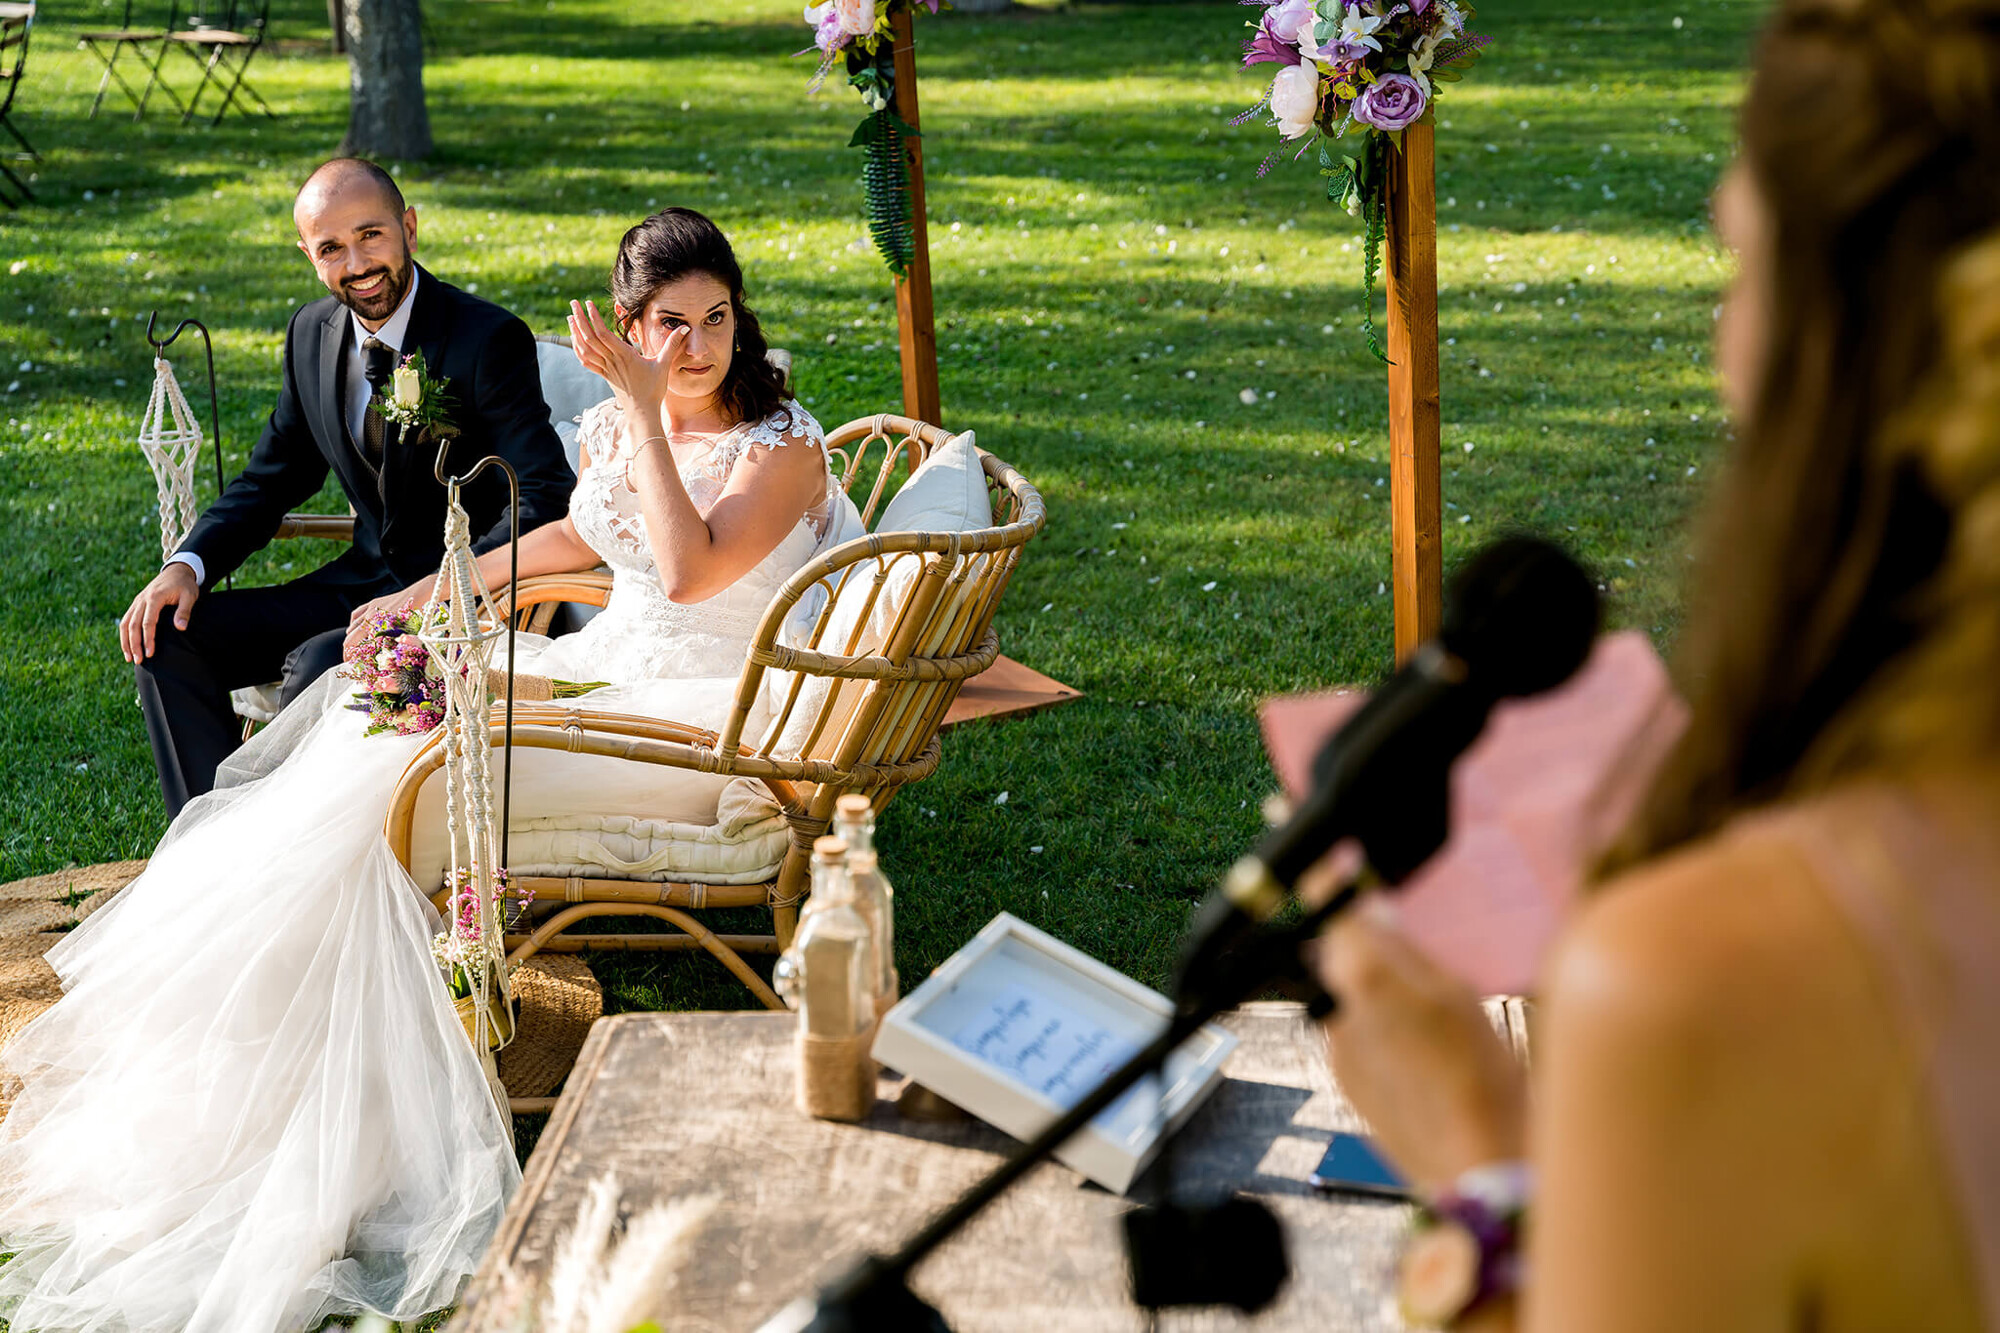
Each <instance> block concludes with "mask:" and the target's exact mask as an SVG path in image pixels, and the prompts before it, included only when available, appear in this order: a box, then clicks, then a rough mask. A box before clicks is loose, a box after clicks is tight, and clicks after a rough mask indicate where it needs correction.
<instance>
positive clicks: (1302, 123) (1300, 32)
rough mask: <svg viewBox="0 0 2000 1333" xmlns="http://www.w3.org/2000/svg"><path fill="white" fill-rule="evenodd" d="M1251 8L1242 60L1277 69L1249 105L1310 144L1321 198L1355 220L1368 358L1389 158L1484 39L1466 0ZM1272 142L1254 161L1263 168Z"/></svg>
mask: <svg viewBox="0 0 2000 1333" xmlns="http://www.w3.org/2000/svg"><path fill="white" fill-rule="evenodd" d="M1244 3H1248V4H1262V5H1263V8H1264V12H1263V14H1262V15H1261V16H1260V17H1259V18H1258V19H1257V21H1256V22H1255V23H1254V24H1252V25H1251V26H1252V27H1254V28H1255V29H1256V30H1257V31H1256V35H1255V36H1253V37H1252V38H1251V39H1250V40H1249V41H1248V42H1246V43H1244V46H1243V64H1244V67H1245V68H1248V67H1249V66H1251V65H1261V64H1271V65H1281V66H1283V68H1282V69H1280V70H1279V71H1278V73H1277V75H1276V77H1275V78H1273V79H1272V80H1271V88H1270V91H1269V92H1267V93H1265V94H1264V96H1263V99H1262V100H1261V101H1259V102H1258V103H1257V105H1256V106H1253V107H1251V108H1250V109H1249V110H1248V111H1245V112H1244V113H1243V114H1242V115H1240V116H1237V117H1236V118H1235V119H1234V120H1232V121H1230V124H1232V125H1241V124H1242V123H1243V122H1245V121H1247V120H1250V119H1251V118H1253V117H1255V116H1257V115H1258V114H1260V113H1262V112H1265V111H1269V112H1270V114H1271V118H1272V123H1273V124H1275V125H1276V126H1277V129H1278V134H1279V136H1280V137H1281V138H1283V139H1284V140H1286V141H1287V142H1290V141H1292V140H1295V139H1303V140H1305V142H1304V143H1302V144H1300V145H1299V149H1298V151H1297V152H1296V153H1294V154H1293V160H1294V161H1296V160H1297V159H1298V158H1299V157H1302V156H1304V155H1305V152H1306V150H1307V149H1308V148H1311V147H1313V146H1315V145H1317V146H1318V148H1319V167H1320V175H1321V176H1323V177H1325V178H1326V181H1327V187H1326V197H1327V198H1328V199H1331V200H1333V201H1334V202H1335V203H1337V204H1339V205H1341V206H1342V207H1343V208H1345V209H1346V210H1347V211H1348V212H1349V213H1352V214H1354V215H1356V216H1357V217H1360V218H1361V219H1363V221H1364V223H1365V225H1366V228H1367V237H1366V243H1365V244H1364V246H1363V247H1362V249H1363V257H1362V272H1361V283H1362V327H1363V329H1364V331H1365V332H1366V334H1367V337H1368V346H1369V348H1370V349H1371V350H1372V351H1374V353H1375V355H1376V356H1378V357H1379V356H1381V355H1382V349H1381V348H1380V347H1379V346H1378V345H1377V343H1376V341H1375V322H1374V307H1373V304H1372V302H1373V298H1374V290H1375V275H1376V273H1377V271H1378V270H1379V268H1380V256H1381V246H1382V239H1383V236H1384V234H1385V232H1386V230H1387V221H1386V219H1387V186H1388V170H1387V165H1388V153H1389V151H1390V148H1391V146H1392V145H1393V146H1396V147H1400V146H1401V143H1402V136H1403V131H1404V130H1406V129H1408V128H1409V127H1410V126H1412V125H1415V124H1417V123H1418V122H1419V121H1421V120H1424V119H1425V118H1426V117H1428V116H1430V115H1431V108H1432V105H1433V103H1434V102H1435V101H1436V99H1437V95H1438V87H1437V85H1438V84H1440V83H1455V82H1457V81H1458V80H1459V79H1460V78H1461V77H1463V75H1464V73H1465V71H1466V70H1467V69H1469V68H1471V66H1472V63H1473V62H1474V61H1475V60H1477V59H1478V58H1479V53H1480V52H1481V51H1482V50H1484V49H1485V48H1486V46H1487V45H1488V44H1489V43H1490V42H1491V41H1492V40H1493V39H1492V38H1491V37H1487V36H1484V35H1481V34H1479V33H1474V32H1469V31H1468V30H1467V25H1468V24H1469V23H1471V22H1472V18H1473V9H1472V5H1471V3H1470V0H1244ZM1284 151H1285V150H1284V149H1283V148H1276V149H1273V150H1272V151H1271V153H1270V155H1269V156H1267V157H1266V158H1265V159H1264V161H1263V163H1262V164H1261V165H1260V166H1259V167H1258V168H1257V174H1258V175H1259V176H1262V175H1264V174H1265V173H1266V172H1268V171H1269V170H1270V169H1271V166H1272V164H1273V163H1274V162H1276V161H1277V159H1278V157H1279V155H1280V154H1281V153H1283V152H1284Z"/></svg>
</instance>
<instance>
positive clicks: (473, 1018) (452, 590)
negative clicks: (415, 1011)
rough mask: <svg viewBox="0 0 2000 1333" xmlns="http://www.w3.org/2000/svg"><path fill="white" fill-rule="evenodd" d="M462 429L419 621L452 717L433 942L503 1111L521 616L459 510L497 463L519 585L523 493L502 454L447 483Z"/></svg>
mask: <svg viewBox="0 0 2000 1333" xmlns="http://www.w3.org/2000/svg"><path fill="white" fill-rule="evenodd" d="M454 435H455V432H453V433H450V434H447V433H445V432H443V431H440V437H441V438H440V439H439V442H438V454H437V461H436V462H435V463H433V464H432V467H431V474H432V475H433V476H434V477H436V478H437V480H438V482H439V483H440V484H442V485H443V486H444V488H445V499H446V504H445V517H444V558H443V560H442V562H441V565H440V568H439V571H438V580H437V583H436V584H435V586H434V587H433V588H432V590H431V595H430V599H429V601H428V602H427V603H426V604H425V606H424V608H423V610H422V611H421V612H420V613H419V615H418V625H417V629H416V631H415V632H416V637H417V639H418V640H419V641H420V642H421V643H422V644H423V645H424V648H425V650H426V653H427V655H428V657H429V659H430V662H431V664H432V666H433V668H434V669H435V671H436V675H437V680H438V682H439V685H440V687H441V690H442V699H443V704H444V710H443V716H442V717H441V718H440V719H439V734H438V737H437V744H438V745H439V746H440V747H441V749H442V753H443V755H444V777H445V826H446V838H447V843H448V856H447V862H446V873H447V879H446V886H447V890H448V892H449V894H450V896H451V913H450V923H449V930H448V932H447V933H448V936H449V938H448V939H445V940H442V941H440V942H439V943H438V944H435V945H434V946H433V948H434V953H435V956H436V957H437V959H438V961H439V962H440V964H443V965H445V966H446V968H447V971H448V975H449V976H450V977H451V988H452V991H453V994H454V996H455V997H456V998H455V1007H456V1008H457V1009H458V1010H459V1015H460V1018H461V1020H462V1021H463V1022H464V1024H465V1030H466V1035H467V1036H468V1037H470V1038H471V1039H472V1043H473V1049H474V1051H475V1052H476V1054H477V1055H478V1058H479V1062H480V1066H481V1068H482V1070H483V1071H484V1072H485V1075H486V1081H487V1086H488V1088H489V1090H490V1091H491V1092H492V1094H493V1097H494V1100H495V1102H496V1103H497V1104H498V1105H499V1106H500V1107H502V1108H503V1109H504V1108H505V1107H506V1105H507V1093H506V1089H505V1087H504V1086H502V1084H501V1081H500V1074H499V1069H498V1066H497V1065H496V1064H495V1061H494V1058H493V1056H494V1052H495V1051H497V1050H498V1049H499V1048H500V1047H502V1046H505V1045H506V1044H507V1043H508V1042H509V1041H511V1040H513V1037H514V1032H515V1026H514V1023H515V1015H514V1006H513V987H512V983H511V981H510V979H509V977H508V974H507V956H506V951H505V948H504V941H505V938H506V927H505V924H504V922H503V919H502V918H503V913H502V909H501V902H502V900H503V899H504V898H505V892H504V886H505V875H506V864H507V855H508V847H507V843H508V836H507V835H508V829H507V825H508V822H509V818H510V815H511V805H512V798H513V776H514V775H513V767H514V754H513V750H514V746H513V742H514V662H513V655H514V646H515V642H514V618H513V617H512V616H511V615H502V614H501V612H500V610H499V607H498V606H497V605H496V604H495V602H494V599H493V594H492V592H491V590H490V589H488V588H487V586H486V581H485V580H484V579H483V578H481V577H480V573H479V566H478V563H477V562H476V561H475V560H474V559H473V555H472V531H471V519H470V516H469V515H468V514H467V513H466V510H465V506H464V504H463V503H462V502H461V496H462V492H463V490H464V488H465V486H466V485H467V484H468V483H470V482H471V481H473V480H474V479H476V478H477V477H478V476H479V474H480V473H482V472H484V471H485V470H486V468H487V467H488V466H498V467H499V468H500V469H501V470H502V471H503V472H505V473H506V474H507V481H508V492H509V510H508V517H509V525H508V530H509V544H508V561H509V573H510V577H518V575H519V573H520V555H519V538H520V532H521V520H520V487H519V481H518V478H517V477H516V475H515V473H514V470H513V469H512V468H510V467H508V466H507V464H506V462H505V460H503V459H500V458H496V457H486V458H482V459H480V460H479V461H478V462H477V463H475V464H474V465H473V466H472V468H471V469H470V470H469V471H467V472H466V473H465V474H464V475H463V476H447V475H446V472H445V456H446V454H447V453H448V452H449V450H450V448H451V441H452V438H453V437H454ZM503 633H504V634H505V635H506V637H507V658H508V660H507V665H506V672H507V678H506V682H505V685H504V689H503V693H504V696H505V699H506V723H505V730H504V733H503V746H502V748H503V751H504V753H505V764H506V769H505V773H504V776H503V777H502V780H501V781H502V786H501V800H500V816H499V819H498V821H497V824H498V827H497V829H496V827H495V824H496V821H495V819H494V811H493V786H492V770H491V754H492V748H491V747H492V739H491V731H490V722H489V719H490V717H491V711H490V710H491V706H492V683H491V682H492V671H491V666H490V663H491V660H492V651H493V644H494V641H495V640H496V639H498V638H499V637H500V636H501V635H502V634H503Z"/></svg>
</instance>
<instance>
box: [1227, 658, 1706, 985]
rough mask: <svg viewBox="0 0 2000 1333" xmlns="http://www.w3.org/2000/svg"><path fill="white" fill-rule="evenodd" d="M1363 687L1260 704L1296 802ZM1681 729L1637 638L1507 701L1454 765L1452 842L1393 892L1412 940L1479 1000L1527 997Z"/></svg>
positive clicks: (1656, 668)
mask: <svg viewBox="0 0 2000 1333" xmlns="http://www.w3.org/2000/svg"><path fill="white" fill-rule="evenodd" d="M1366 698H1367V695H1366V693H1365V692H1363V691H1360V690H1340V691H1334V692H1330V693H1325V694H1300V695H1288V696H1285V697H1282V698H1276V699H1271V700H1268V701H1267V702H1266V703H1265V704H1264V706H1263V708H1262V709H1261V710H1260V721H1261V723H1262V726H1263V732H1264V746H1265V749H1266V750H1267V751H1268V752H1269V754H1270V756H1271V766H1272V768H1273V769H1275V770H1276V772H1277V775H1278V779H1279V781H1280V782H1282V783H1283V784H1284V788H1285V791H1286V793H1287V794H1288V795H1290V796H1292V797H1293V798H1294V799H1296V798H1297V797H1299V796H1300V795H1302V794H1303V793H1304V791H1305V789H1306V787H1307V786H1308V784H1309V783H1310V780H1311V771H1312V761H1313V758H1314V756H1316V755H1317V754H1318V753H1319V749H1320V746H1321V745H1323V744H1324V743H1325V742H1326V739H1327V737H1329V736H1330V735H1332V734H1333V732H1334V730H1335V729H1336V728H1338V727H1339V726H1340V724H1341V723H1343V722H1344V721H1346V719H1347V717H1348V716H1349V715H1350V714H1351V713H1353V711H1354V710H1355V709H1356V708H1359V707H1360V706H1361V704H1362V702H1363V701H1364V700H1365V699H1366ZM1686 724H1687V707H1686V705H1685V704H1683V703H1682V702H1681V700H1680V698H1679V697H1678V696H1677V695H1676V694H1675V693H1674V692H1673V687H1672V685H1671V684H1670V683H1669V681H1668V679H1667V671H1666V667H1665V666H1664V665H1663V664H1662V663H1661V662H1660V659H1659V656H1658V655H1657V654H1656V653H1655V652H1654V651H1653V646H1652V644H1651V642H1650V641H1649V640H1648V639H1647V638H1646V636H1645V635H1644V634H1641V633H1638V632H1636V631H1625V632H1622V633H1618V634H1610V635H1606V636H1605V637H1604V638H1603V639H1601V640H1599V641H1598V644H1597V647H1596V648H1595V649H1594V650H1593V651H1592V653H1591V656H1590V659H1589V661H1587V662H1586V663H1585V664H1584V667H1583V669H1582V670H1581V671H1579V672H1578V673H1577V675H1576V677H1575V678H1574V679H1572V680H1571V681H1570V682H1569V683H1568V684H1567V685H1565V686H1563V687H1562V688H1561V689H1559V690H1555V691H1552V692H1551V693H1549V694H1545V695H1541V696H1539V697H1537V698H1532V699H1510V700H1507V701H1504V702H1503V703H1501V704H1500V706H1499V707H1497V708H1496V709H1494V710H1493V717H1492V720H1491V721H1490V722H1489V723H1488V724H1487V727H1486V730H1485V732H1484V733H1483V734H1482V735H1481V736H1480V738H1479V739H1478V740H1477V741H1476V742H1474V744H1473V746H1472V748H1471V749H1469V750H1467V751H1466V752H1465V755H1464V757H1463V758H1462V759H1460V761H1459V762H1458V764H1457V766H1456V767H1455V768H1454V769H1453V770H1452V783H1451V829H1452V833H1451V837H1450V839H1449V840H1448V841H1447V842H1446V843H1445V845H1444V848H1443V849H1442V850H1441V851H1440V852H1439V853H1438V854H1437V855H1436V856H1434V857H1432V858H1431V860H1430V861H1429V862H1428V863H1427V864H1426V865H1425V866H1424V867H1423V869H1421V870H1419V871H1418V872H1417V873H1416V874H1415V875H1412V876H1411V877H1410V879H1409V881H1408V883H1407V884H1406V885H1405V886H1404V888H1403V890H1402V891H1401V892H1400V893H1399V894H1398V895H1397V901H1398V906H1399V909H1400V911H1401V914H1402V918H1403V922H1404V925H1405V927H1406V928H1407V930H1408V931H1409V934H1410V936H1411V937H1412V938H1413V939H1415V940H1416V941H1417V943H1418V944H1420V945H1421V946H1422V947H1423V948H1424V949H1425V951H1426V952H1428V953H1429V954H1430V955H1431V956H1432V957H1433V958H1435V959H1436V960H1437V961H1438V962H1439V963H1441V964H1442V965H1444V966H1445V967H1447V968H1449V969H1451V970H1452V971H1453V972H1456V973H1457V974H1458V975H1460V976H1462V977H1463V978H1465V980H1467V981H1468V982H1470V983H1471V984H1472V985H1473V986H1475V987H1476V988H1478V990H1479V991H1480V993H1481V994H1488V995H1523V994H1529V993H1532V991H1533V989H1534V982H1535V974H1536V971H1537V969H1538V968H1539V967H1540V965H1541V961H1542V956H1543V954H1544V953H1545V952H1546V950H1547V948H1548V944H1549V941H1550V940H1551V939H1552V938H1553V936H1554V935H1555V932H1556V930H1557V929H1558V927H1559V926H1560V925H1561V923H1562V921H1563V918H1564V917H1565V916H1566V915H1567V913H1568V911H1569V908H1570V905H1571V904H1572V903H1573V902H1574V900H1575V898H1576V896H1577V892H1578V890H1579V889H1580V888H1581V887H1582V884H1583V880H1584V874H1585V871H1586V869H1587V867H1588V865H1589V863H1590V861H1591V860H1592V859H1594V858H1595V856H1596V855H1597V853H1598V852H1599V851H1600V850H1602V848H1603V847H1604V846H1606V845H1607V844H1608V842H1609V841H1610V839H1611V838H1612V837H1614V836H1615V835H1616V834H1617V832H1618V830H1619V828H1620V827H1621V826H1622V825H1623V823H1624V822H1625V820H1626V819H1627V818H1628V817H1630V815H1631V813H1632V811H1633V810H1634V808H1636V806H1637V804H1638V801H1639V798H1640V796H1641V795H1642V794H1643V793H1644V792H1645V789H1646V784H1647V783H1648V782H1649V781H1650V780H1651V778H1652V775H1653V773H1654V771H1655V770H1656V769H1657V768H1658V767H1659V764H1660V761H1661V760H1662V759H1664V758H1665V757H1666V753H1667V751H1668V749H1669V748H1670V747H1671V746H1672V745H1673V743H1674V741H1675V739H1676V738H1678V737H1679V735H1680V732H1681V729H1682V728H1683V727H1684V726H1685V725H1686Z"/></svg>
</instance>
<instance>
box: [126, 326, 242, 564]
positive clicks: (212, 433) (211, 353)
mask: <svg viewBox="0 0 2000 1333" xmlns="http://www.w3.org/2000/svg"><path fill="white" fill-rule="evenodd" d="M159 319H160V312H159V311H157V310H151V311H148V312H147V313H146V344H147V346H149V347H151V348H152V349H153V355H154V356H156V357H161V358H164V357H165V356H166V354H167V349H168V348H169V347H172V346H173V345H174V342H175V340H176V339H178V338H179V337H180V336H181V335H182V334H183V333H186V332H187V331H188V330H189V329H197V330H199V331H200V333H201V346H202V351H203V352H205V353H206V354H207V356H208V431H209V437H210V438H211V439H213V440H214V441H215V490H216V493H217V494H218V495H219V494H221V493H222V490H223V488H224V487H225V486H226V485H227V484H228V482H227V481H226V480H225V478H224V477H223V472H222V411H221V403H220V400H219V398H218V397H217V395H216V392H215V343H214V341H213V340H212V339H211V338H210V337H209V333H208V326H207V325H206V324H203V323H202V322H201V321H200V320H198V319H184V320H182V321H181V322H180V323H178V324H176V325H174V331H173V332H172V333H169V334H168V335H167V336H166V337H164V338H158V337H155V336H154V335H153V330H154V328H155V327H156V326H157V325H158V323H159ZM222 586H223V587H225V588H233V587H235V586H236V585H235V580H234V577H233V576H225V577H224V578H223V580H222Z"/></svg>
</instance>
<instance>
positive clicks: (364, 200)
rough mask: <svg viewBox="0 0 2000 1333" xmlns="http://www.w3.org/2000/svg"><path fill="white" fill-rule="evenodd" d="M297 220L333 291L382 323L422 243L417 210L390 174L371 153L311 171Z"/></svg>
mask: <svg viewBox="0 0 2000 1333" xmlns="http://www.w3.org/2000/svg"><path fill="white" fill-rule="evenodd" d="M292 221H293V223H294V224H296V225H297V227H298V229H299V249H301V250H303V251H305V255H306V258H308V259H310V260H312V264H313V269H314V271H316V272H317V273H318V274H319V277H320V281H321V282H323V283H325V284H326V289H327V290H328V291H329V292H332V293H333V295H334V297H335V298H336V299H337V300H339V301H340V303H341V304H342V305H345V306H347V307H348V308H349V309H351V310H353V311H354V313H355V314H356V315H358V316H360V318H361V322H362V324H364V325H365V326H367V327H368V328H370V329H378V328H380V327H381V326H382V325H383V323H384V322H386V321H387V320H388V318H389V317H390V316H391V315H392V314H394V313H395V311H396V307H397V306H399V305H401V304H402V301H403V297H404V296H405V295H406V294H407V293H408V292H409V290H410V284H411V282H412V281H414V265H413V264H412V262H411V259H410V256H411V255H412V254H413V253H415V251H416V247H417V211H416V210H415V209H414V208H411V207H409V206H408V205H406V204H405V203H404V202H403V192H402V191H401V190H399V189H397V188H396V182H395V181H394V180H393V179H391V178H390V176H389V173H388V172H386V171H384V170H382V168H380V167H378V166H376V165H375V164H374V163H373V162H370V161H368V160H367V159H365V158H359V157H337V158H335V159H334V160H333V161H331V162H328V163H326V164H325V165H323V166H321V167H320V168H319V169H318V170H317V171H315V172H313V174H312V175H310V176H308V177H306V183H305V184H304V185H303V186H301V187H299V197H298V199H297V201H296V202H295V203H293V205H292Z"/></svg>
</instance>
